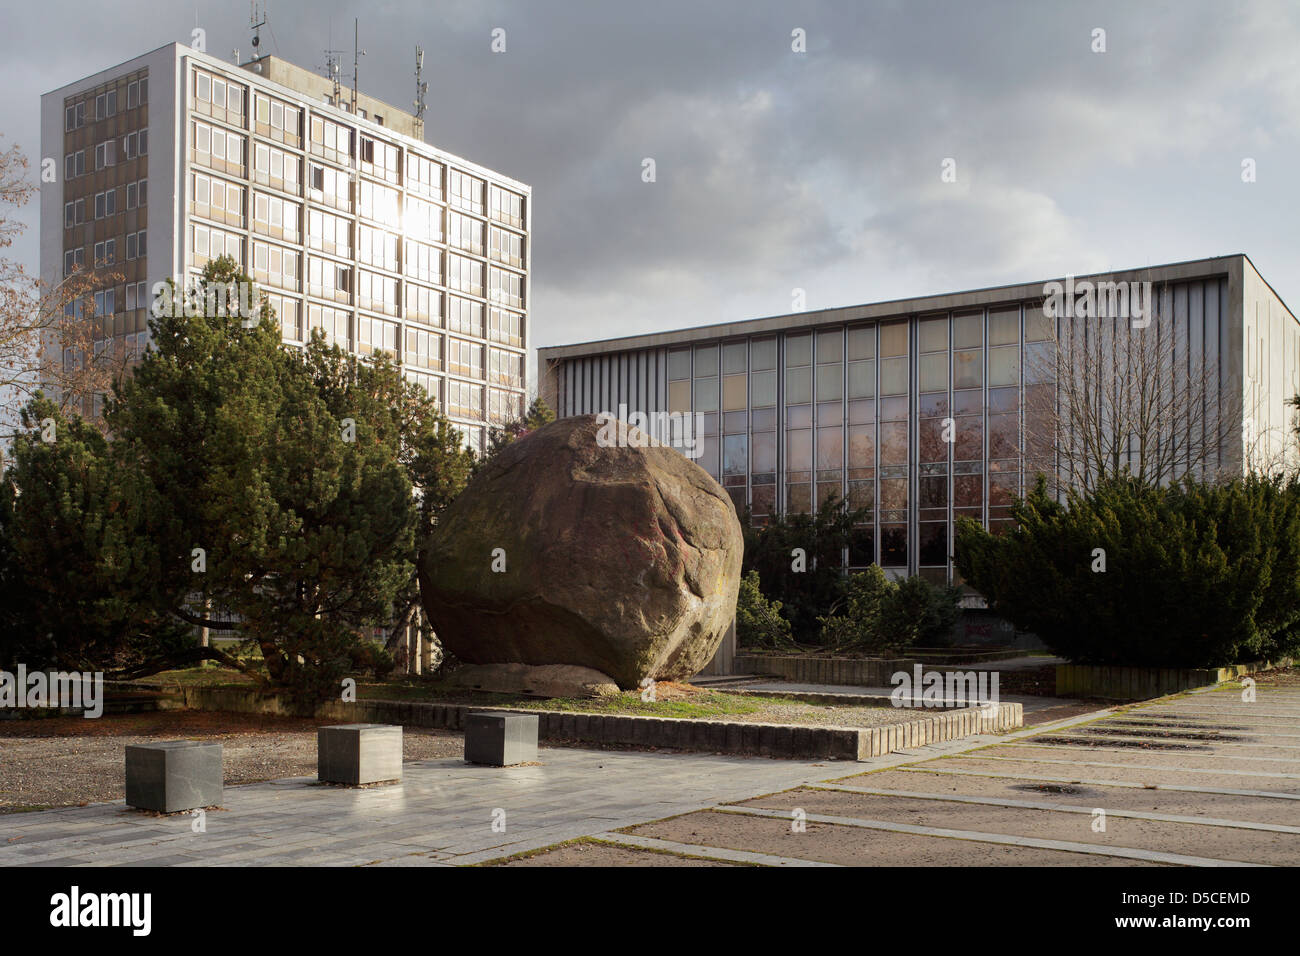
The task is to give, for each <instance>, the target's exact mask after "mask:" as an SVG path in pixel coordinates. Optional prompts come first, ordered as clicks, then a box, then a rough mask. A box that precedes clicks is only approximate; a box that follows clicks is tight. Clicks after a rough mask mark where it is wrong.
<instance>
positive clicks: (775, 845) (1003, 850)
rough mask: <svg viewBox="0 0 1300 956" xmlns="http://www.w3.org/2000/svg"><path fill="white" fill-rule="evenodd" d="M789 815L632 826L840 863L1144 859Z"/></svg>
mask: <svg viewBox="0 0 1300 956" xmlns="http://www.w3.org/2000/svg"><path fill="white" fill-rule="evenodd" d="M794 823H795V819H794V817H793V815H792V816H791V817H790V818H789V819H782V818H779V817H752V816H745V815H741V814H737V813H720V812H717V811H711V810H703V811H700V812H698V813H688V814H686V815H685V816H680V817H674V818H672V819H670V820H661V821H659V822H657V823H646V824H642V825H640V826H636V827H629V828H628V829H627V831H626V832H628V833H635V834H638V835H640V836H647V837H655V838H657V839H660V840H673V841H675V842H677V843H693V844H697V845H703V846H715V847H726V848H727V849H732V850H749V851H751V852H755V853H770V854H773V855H776V856H784V857H793V858H796V859H802V860H816V861H819V862H823V863H837V864H839V865H840V866H1080V865H1084V864H1086V865H1088V866H1142V865H1144V864H1143V863H1142V862H1141V861H1137V860H1121V859H1116V858H1113V857H1100V856H1098V857H1090V856H1083V855H1081V854H1078V853H1069V852H1066V851H1064V850H1044V849H1039V848H1037V847H1019V846H1007V845H1004V844H997V843H980V842H976V841H973V840H957V839H949V838H946V837H932V836H920V835H916V834H911V833H894V832H891V831H888V830H869V829H866V828H863V827H852V826H843V825H840V824H832V823H814V822H812V821H804V824H803V825H804V827H805V829H804V830H802V831H800V830H798V829H796V828H795V827H794V826H793V825H792V824H794Z"/></svg>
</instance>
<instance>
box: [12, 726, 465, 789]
mask: <svg viewBox="0 0 1300 956" xmlns="http://www.w3.org/2000/svg"><path fill="white" fill-rule="evenodd" d="M331 723H334V721H328V720H309V719H304V718H298V717H274V716H268V715H258V714H233V713H223V712H219V711H195V710H185V711H162V712H158V713H146V714H123V715H120V716H105V717H101V718H99V719H97V720H86V719H85V718H82V717H57V718H47V719H44V720H13V721H3V722H0V813H13V812H15V811H19V810H27V809H44V808H46V807H66V806H83V805H85V804H87V803H98V802H103V801H108V800H120V799H122V798H123V796H124V795H125V794H124V779H123V762H124V759H125V754H124V750H123V748H124V747H125V746H126V745H127V744H139V743H148V742H150V741H155V740H174V739H184V738H199V739H204V740H216V741H220V742H221V745H222V765H223V769H224V771H225V783H226V786H235V785H237V784H244V783H255V782H257V781H261V780H275V779H278V778H280V777H314V776H315V775H316V728H317V727H321V726H328V725H330V724H331ZM464 752H465V750H464V742H463V740H462V738H461V736H460V735H459V734H454V733H450V732H447V731H436V730H425V729H421V728H413V727H408V728H406V730H405V733H403V735H402V758H403V760H407V761H411V760H430V759H433V758H436V757H459V756H461V755H462V754H463V753H464Z"/></svg>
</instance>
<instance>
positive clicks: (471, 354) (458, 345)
mask: <svg viewBox="0 0 1300 956" xmlns="http://www.w3.org/2000/svg"><path fill="white" fill-rule="evenodd" d="M447 371H448V372H454V373H456V375H463V376H465V377H467V378H482V377H484V347H482V346H481V345H477V343H474V342H465V341H463V339H459V338H448V339H447Z"/></svg>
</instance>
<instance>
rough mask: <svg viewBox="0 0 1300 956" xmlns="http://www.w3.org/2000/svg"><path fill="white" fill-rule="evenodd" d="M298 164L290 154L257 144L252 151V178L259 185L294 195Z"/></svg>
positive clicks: (295, 192)
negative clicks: (272, 187)
mask: <svg viewBox="0 0 1300 956" xmlns="http://www.w3.org/2000/svg"><path fill="white" fill-rule="evenodd" d="M300 163H301V160H299V159H298V157H297V156H294V155H293V154H292V153H288V152H285V151H284V150H282V149H277V148H276V147H274V146H267V145H265V144H264V143H257V144H256V146H255V147H254V149H253V178H254V179H255V180H256V181H257V182H259V183H263V184H265V185H269V186H277V187H279V188H280V189H283V190H284V191H285V192H290V193H294V194H295V195H296V194H297V192H298V179H299V176H298V170H299V169H300V168H301V167H300V165H299V164H300ZM322 185H323V183H322Z"/></svg>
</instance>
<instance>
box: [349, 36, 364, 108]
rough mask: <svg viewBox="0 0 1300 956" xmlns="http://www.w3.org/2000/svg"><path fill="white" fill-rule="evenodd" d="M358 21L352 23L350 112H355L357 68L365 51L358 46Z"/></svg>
mask: <svg viewBox="0 0 1300 956" xmlns="http://www.w3.org/2000/svg"><path fill="white" fill-rule="evenodd" d="M360 23H361V21H360V20H353V21H352V112H353V113H354V114H355V113H356V111H357V67H358V65H359V64H360V62H361V58H362V57H363V56H365V55H366V51H365V50H363V49H361V48H360V46H359V45H358V40H359V39H360V36H361V27H360Z"/></svg>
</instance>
